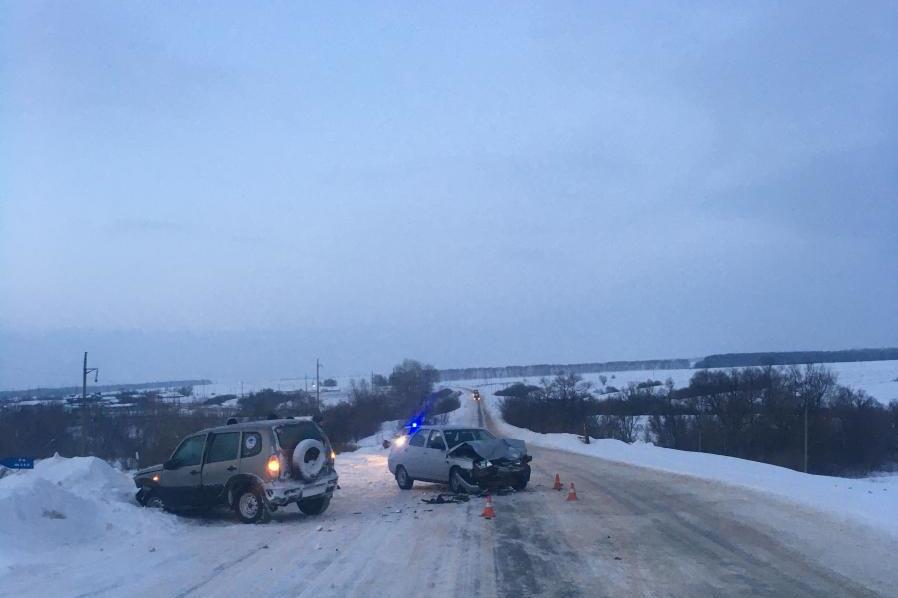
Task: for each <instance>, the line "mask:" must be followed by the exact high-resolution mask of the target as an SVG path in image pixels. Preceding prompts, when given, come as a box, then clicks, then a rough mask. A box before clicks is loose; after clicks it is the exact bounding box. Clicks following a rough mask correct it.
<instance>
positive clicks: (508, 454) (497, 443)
mask: <svg viewBox="0 0 898 598" xmlns="http://www.w3.org/2000/svg"><path fill="white" fill-rule="evenodd" d="M465 446H467V447H470V448H471V449H472V450H473V451H474V452H475V453H477V454H478V455H480V457H481V458H483V459H486V460H487V461H501V460H502V459H511V460H515V459H520V458H521V457H523V456H524V455H526V454H527V445H526V444H525V443H524V441H523V440H518V439H516V438H497V439H495V440H473V441H470V442H463V443H461V444H459V445H458V446H456V447H454V448H453V449H452V450H451V451H449V452H450V453H457V452H459V449H461V448H462V447H465ZM461 452H464V451H461Z"/></svg>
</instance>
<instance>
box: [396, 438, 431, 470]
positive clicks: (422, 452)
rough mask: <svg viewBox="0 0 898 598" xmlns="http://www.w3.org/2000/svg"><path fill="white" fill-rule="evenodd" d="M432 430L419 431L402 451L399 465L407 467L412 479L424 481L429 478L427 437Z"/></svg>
mask: <svg viewBox="0 0 898 598" xmlns="http://www.w3.org/2000/svg"><path fill="white" fill-rule="evenodd" d="M429 435H430V430H418V431H417V432H415V433H414V434H412V435H411V436H410V437H409V439H408V445H407V446H406V447H405V450H404V451H402V458H401V459H399V461H398V464H399V465H402V466H403V467H405V470H406V471H407V472H408V475H409V477H410V478H412V479H418V480H420V479H422V478H426V477H427V463H426V456H427V437H428V436H429Z"/></svg>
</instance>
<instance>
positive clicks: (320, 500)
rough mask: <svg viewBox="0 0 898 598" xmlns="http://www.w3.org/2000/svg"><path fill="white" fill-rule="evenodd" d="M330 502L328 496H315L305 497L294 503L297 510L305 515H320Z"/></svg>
mask: <svg viewBox="0 0 898 598" xmlns="http://www.w3.org/2000/svg"><path fill="white" fill-rule="evenodd" d="M330 504H331V497H330V496H315V497H313V498H306V499H304V500H301V501H299V502H297V503H296V506H298V507H299V510H300V511H302V512H303V514H305V515H321V514H322V513H324V512H325V511H326V510H327V508H328V507H329V506H330Z"/></svg>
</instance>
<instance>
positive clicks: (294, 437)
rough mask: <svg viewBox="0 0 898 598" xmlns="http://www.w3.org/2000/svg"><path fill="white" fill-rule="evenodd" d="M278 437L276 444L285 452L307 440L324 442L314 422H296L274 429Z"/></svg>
mask: <svg viewBox="0 0 898 598" xmlns="http://www.w3.org/2000/svg"><path fill="white" fill-rule="evenodd" d="M275 432H277V435H278V444H280V445H281V448H282V449H284V450H285V451H292V450H293V449H295V448H296V445H297V444H299V443H300V442H302V441H303V440H305V439H307V438H314V439H315V440H320V441H321V442H324V435H323V434H322V433H321V430H320V429H319V428H318V426H316V425H315V424H314V422H297V423H295V424H287V425H284V426H278V427H277V428H275Z"/></svg>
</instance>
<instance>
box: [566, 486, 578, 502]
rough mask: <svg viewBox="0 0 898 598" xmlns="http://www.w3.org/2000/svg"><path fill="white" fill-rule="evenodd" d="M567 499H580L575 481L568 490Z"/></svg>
mask: <svg viewBox="0 0 898 598" xmlns="http://www.w3.org/2000/svg"><path fill="white" fill-rule="evenodd" d="M567 499H568V500H578V499H577V491H576V490H575V489H574V483H573V482H571V489H570V490H568V493H567Z"/></svg>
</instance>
